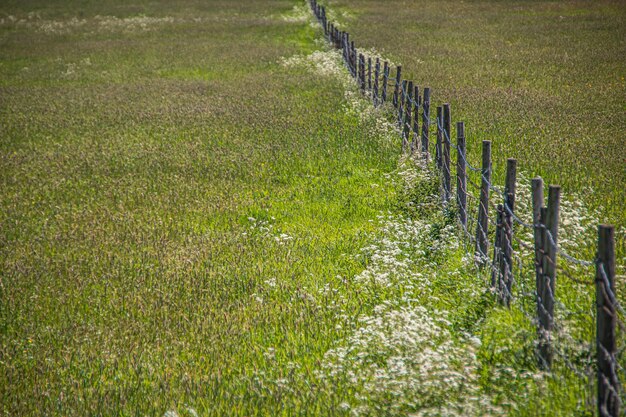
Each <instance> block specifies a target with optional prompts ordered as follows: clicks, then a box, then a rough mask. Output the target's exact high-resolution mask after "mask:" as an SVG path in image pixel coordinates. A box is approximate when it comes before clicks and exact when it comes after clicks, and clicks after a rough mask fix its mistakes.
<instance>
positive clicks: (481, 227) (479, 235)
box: [476, 140, 491, 267]
mask: <svg viewBox="0 0 626 417" xmlns="http://www.w3.org/2000/svg"><path fill="white" fill-rule="evenodd" d="M482 153H483V155H482V156H483V157H482V160H483V161H482V163H483V164H482V169H481V171H480V172H481V178H482V182H481V186H480V203H479V205H478V221H477V224H476V256H477V257H478V261H477V263H478V265H479V266H481V267H483V266H484V265H485V263H486V260H488V258H487V250H488V249H489V240H488V238H487V230H488V229H487V228H488V222H489V217H488V216H489V183H490V181H491V141H489V140H483V149H482Z"/></svg>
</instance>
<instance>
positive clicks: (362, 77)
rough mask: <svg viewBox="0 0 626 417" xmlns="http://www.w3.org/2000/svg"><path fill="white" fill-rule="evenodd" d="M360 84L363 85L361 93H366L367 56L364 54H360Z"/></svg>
mask: <svg viewBox="0 0 626 417" xmlns="http://www.w3.org/2000/svg"><path fill="white" fill-rule="evenodd" d="M358 80H359V86H360V87H361V93H363V94H365V57H364V56H363V54H359V75H358Z"/></svg>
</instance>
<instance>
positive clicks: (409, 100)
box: [402, 81, 413, 151]
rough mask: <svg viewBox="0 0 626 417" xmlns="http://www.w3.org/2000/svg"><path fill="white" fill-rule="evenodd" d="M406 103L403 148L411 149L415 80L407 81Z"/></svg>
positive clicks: (403, 123)
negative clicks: (410, 137) (410, 136)
mask: <svg viewBox="0 0 626 417" xmlns="http://www.w3.org/2000/svg"><path fill="white" fill-rule="evenodd" d="M406 88H407V92H406V103H405V104H404V120H403V122H402V149H403V150H404V151H406V150H408V149H409V135H410V133H411V109H412V108H413V106H412V104H413V81H409V82H408V83H407V86H406Z"/></svg>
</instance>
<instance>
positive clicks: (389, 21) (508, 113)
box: [326, 0, 626, 227]
mask: <svg viewBox="0 0 626 417" xmlns="http://www.w3.org/2000/svg"><path fill="white" fill-rule="evenodd" d="M326 3H327V4H328V5H329V8H330V9H332V10H337V11H338V14H340V15H341V17H340V18H339V22H340V23H341V24H342V28H343V30H348V31H349V32H350V34H351V36H352V37H353V38H354V39H355V40H356V42H357V47H359V46H365V47H366V48H375V49H376V50H378V51H379V52H381V53H383V54H384V55H385V56H387V57H389V58H391V60H393V61H394V62H396V63H400V64H402V65H403V76H404V77H406V78H407V79H412V80H415V81H416V82H417V83H418V84H419V85H420V86H421V87H425V86H430V87H431V89H432V91H433V93H432V95H433V98H432V100H433V101H434V102H435V104H437V105H441V103H443V102H449V103H450V104H451V107H452V117H453V120H463V121H465V123H466V132H467V137H468V152H469V155H470V161H471V162H473V163H474V164H475V165H478V164H479V161H480V141H482V140H484V139H489V140H492V142H493V153H494V166H495V173H496V178H497V180H498V181H500V183H502V181H503V175H504V167H505V165H506V164H505V162H506V158H517V159H518V164H519V168H520V169H522V170H523V171H525V172H526V173H527V174H528V177H532V176H534V175H541V176H542V177H543V178H544V179H545V180H546V181H547V182H549V183H551V184H561V185H562V186H563V191H564V193H568V192H576V191H580V190H581V189H583V188H589V189H590V190H591V194H592V195H591V196H589V198H588V201H587V203H588V204H589V205H593V206H594V207H600V206H601V208H602V212H603V216H602V217H603V219H602V221H607V222H611V223H615V224H616V225H620V226H622V227H624V226H625V225H626V210H625V209H624V207H625V206H626V193H624V184H625V183H626V160H625V159H624V155H625V153H626V137H625V135H624V131H625V130H626V117H624V111H625V110H626V102H625V99H624V97H626V65H625V64H624V56H626V7H624V6H625V5H624V2H623V1H565V2H558V1H532V2H517V1H466V2H457V1H438V2H433V1H422V0H418V1H413V2H406V1H402V0H389V1H384V2H382V1H376V0H357V1H353V0H330V1H327V2H326ZM344 11H345V13H342V12H344Z"/></svg>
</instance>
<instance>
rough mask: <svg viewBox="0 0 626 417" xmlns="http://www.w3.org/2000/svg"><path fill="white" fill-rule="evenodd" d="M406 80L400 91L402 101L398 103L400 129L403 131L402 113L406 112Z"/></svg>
mask: <svg viewBox="0 0 626 417" xmlns="http://www.w3.org/2000/svg"><path fill="white" fill-rule="evenodd" d="M406 83H407V81H406V80H402V90H401V91H400V99H399V102H398V127H399V128H400V129H402V112H403V110H404V100H405V99H406Z"/></svg>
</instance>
